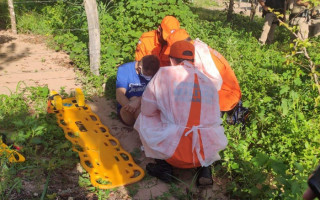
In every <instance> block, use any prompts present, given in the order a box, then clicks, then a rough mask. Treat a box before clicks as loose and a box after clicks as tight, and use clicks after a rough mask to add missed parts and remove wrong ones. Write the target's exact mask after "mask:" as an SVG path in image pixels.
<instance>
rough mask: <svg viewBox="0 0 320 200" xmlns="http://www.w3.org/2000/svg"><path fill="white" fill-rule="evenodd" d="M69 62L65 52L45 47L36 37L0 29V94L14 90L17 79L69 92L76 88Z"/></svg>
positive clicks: (40, 39)
mask: <svg viewBox="0 0 320 200" xmlns="http://www.w3.org/2000/svg"><path fill="white" fill-rule="evenodd" d="M69 63H70V60H69V56H68V55H67V54H65V53H63V52H55V51H54V50H52V49H49V48H48V47H47V46H46V44H45V42H44V39H43V38H41V37H39V36H33V35H23V34H19V35H13V34H11V33H10V32H8V31H0V94H10V91H12V92H14V91H15V90H16V87H17V84H18V82H19V81H23V82H24V83H25V84H26V85H27V86H44V85H48V87H49V89H50V90H57V91H59V90H60V88H61V87H65V90H66V92H68V93H69V91H73V90H74V88H75V87H77V84H76V82H75V80H76V76H75V73H74V70H73V67H72V66H71V65H70V64H69Z"/></svg>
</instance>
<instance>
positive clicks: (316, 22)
mask: <svg viewBox="0 0 320 200" xmlns="http://www.w3.org/2000/svg"><path fill="white" fill-rule="evenodd" d="M311 27H312V31H311V30H310V37H318V36H319V35H320V19H312V20H311Z"/></svg>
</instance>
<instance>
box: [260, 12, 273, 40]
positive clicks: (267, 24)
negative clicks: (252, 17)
mask: <svg viewBox="0 0 320 200" xmlns="http://www.w3.org/2000/svg"><path fill="white" fill-rule="evenodd" d="M273 15H274V14H273V13H267V14H266V16H265V22H264V25H263V28H262V33H261V36H260V38H259V42H260V43H261V44H265V43H266V41H267V38H268V35H269V31H270V28H271V25H272V22H273Z"/></svg>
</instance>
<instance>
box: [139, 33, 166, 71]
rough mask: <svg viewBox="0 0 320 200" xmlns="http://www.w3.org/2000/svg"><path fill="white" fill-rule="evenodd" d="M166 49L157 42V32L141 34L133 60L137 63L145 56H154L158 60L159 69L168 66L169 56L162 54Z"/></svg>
mask: <svg viewBox="0 0 320 200" xmlns="http://www.w3.org/2000/svg"><path fill="white" fill-rule="evenodd" d="M166 49H167V45H161V43H160V42H159V40H158V35H157V30H153V31H149V32H146V33H143V34H142V35H141V37H140V39H139V42H138V44H137V48H136V53H135V55H136V57H135V60H136V61H139V60H141V59H142V57H143V56H146V55H155V56H157V57H158V59H159V60H160V67H163V66H169V65H170V60H169V55H168V54H164V51H165V50H166Z"/></svg>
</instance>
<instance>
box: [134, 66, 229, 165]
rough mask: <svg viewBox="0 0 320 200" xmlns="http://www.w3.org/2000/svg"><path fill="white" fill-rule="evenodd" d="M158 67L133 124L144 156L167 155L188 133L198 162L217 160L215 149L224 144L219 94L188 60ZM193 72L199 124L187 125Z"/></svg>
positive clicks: (225, 143)
mask: <svg viewBox="0 0 320 200" xmlns="http://www.w3.org/2000/svg"><path fill="white" fill-rule="evenodd" d="M182 64H183V65H178V66H168V67H161V68H160V69H159V71H158V72H157V74H156V75H155V76H154V77H153V78H152V80H151V81H150V82H149V84H148V86H147V87H146V90H145V91H144V93H143V95H142V100H141V114H140V115H139V117H138V119H137V120H136V123H135V125H134V128H135V129H136V130H137V131H138V132H139V135H140V139H141V141H142V144H143V146H144V150H145V153H146V156H147V157H152V158H157V159H169V158H170V157H171V156H172V155H173V154H174V152H175V150H176V148H177V146H178V144H179V141H180V139H181V137H184V136H187V135H188V134H193V135H192V152H196V155H197V157H198V160H199V161H200V163H201V165H202V166H209V165H210V164H212V163H213V162H214V161H216V160H219V159H220V156H219V154H218V152H219V151H220V150H222V149H224V148H225V147H226V145H227V143H228V142H227V138H226V136H225V135H224V129H223V127H222V125H221V124H222V120H221V119H220V108H219V97H218V93H217V90H216V88H215V86H214V84H213V82H212V79H209V78H208V77H207V76H205V75H204V74H203V73H202V72H200V71H199V70H198V69H197V68H195V67H194V66H193V65H192V64H191V63H189V62H187V61H184V62H183V63H182ZM195 74H197V76H198V82H199V87H200V90H201V115H200V125H197V126H193V127H188V128H189V129H190V131H188V132H187V133H185V134H184V135H183V133H184V130H185V129H186V128H187V127H186V126H187V121H188V118H189V112H190V106H191V102H192V100H193V99H192V97H193V88H194V80H195ZM200 137H201V141H202V146H203V152H204V158H202V156H201V155H200Z"/></svg>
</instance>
